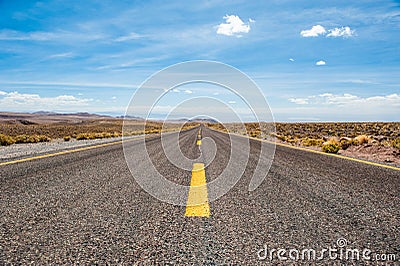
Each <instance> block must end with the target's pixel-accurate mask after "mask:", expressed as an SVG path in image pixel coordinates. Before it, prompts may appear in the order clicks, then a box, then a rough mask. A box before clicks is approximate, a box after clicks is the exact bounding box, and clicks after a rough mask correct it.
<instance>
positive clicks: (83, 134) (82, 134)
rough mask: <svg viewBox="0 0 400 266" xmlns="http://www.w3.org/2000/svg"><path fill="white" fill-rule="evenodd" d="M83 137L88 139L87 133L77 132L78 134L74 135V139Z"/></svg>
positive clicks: (82, 138)
mask: <svg viewBox="0 0 400 266" xmlns="http://www.w3.org/2000/svg"><path fill="white" fill-rule="evenodd" d="M84 139H89V134H87V133H79V134H78V135H76V140H84Z"/></svg>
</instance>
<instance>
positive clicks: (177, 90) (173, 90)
mask: <svg viewBox="0 0 400 266" xmlns="http://www.w3.org/2000/svg"><path fill="white" fill-rule="evenodd" d="M172 92H176V93H178V92H181V91H180V90H179V89H177V88H175V89H172Z"/></svg>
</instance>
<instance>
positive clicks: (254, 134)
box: [249, 130, 261, 138]
mask: <svg viewBox="0 0 400 266" xmlns="http://www.w3.org/2000/svg"><path fill="white" fill-rule="evenodd" d="M249 135H250V137H253V138H258V137H259V136H260V135H261V131H253V130H252V131H250V134H249Z"/></svg>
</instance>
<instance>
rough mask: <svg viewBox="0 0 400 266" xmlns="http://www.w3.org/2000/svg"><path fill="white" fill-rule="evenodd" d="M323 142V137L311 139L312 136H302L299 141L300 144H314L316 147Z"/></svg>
mask: <svg viewBox="0 0 400 266" xmlns="http://www.w3.org/2000/svg"><path fill="white" fill-rule="evenodd" d="M323 143H324V140H323V139H312V138H307V137H306V138H303V139H302V141H301V144H302V145H303V146H316V147H321V146H322V144H323Z"/></svg>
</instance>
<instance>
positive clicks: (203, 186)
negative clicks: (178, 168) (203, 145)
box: [185, 163, 210, 217]
mask: <svg viewBox="0 0 400 266" xmlns="http://www.w3.org/2000/svg"><path fill="white" fill-rule="evenodd" d="M185 216H188V217H210V205H209V204H208V192H207V180H206V173H205V169H204V164H202V163H195V164H193V169H192V180H191V181H190V188H189V195H188V200H187V204H186V212H185Z"/></svg>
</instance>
